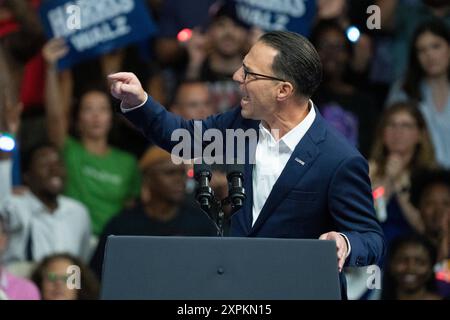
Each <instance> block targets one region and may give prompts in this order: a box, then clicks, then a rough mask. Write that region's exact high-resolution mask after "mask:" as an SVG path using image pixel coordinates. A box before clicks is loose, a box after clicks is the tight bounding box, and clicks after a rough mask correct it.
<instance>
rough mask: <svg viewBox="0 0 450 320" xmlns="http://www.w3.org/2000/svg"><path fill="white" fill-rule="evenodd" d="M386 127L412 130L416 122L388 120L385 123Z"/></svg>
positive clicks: (415, 126)
mask: <svg viewBox="0 0 450 320" xmlns="http://www.w3.org/2000/svg"><path fill="white" fill-rule="evenodd" d="M386 128H388V129H391V130H393V129H401V130H413V129H416V128H417V124H415V123H411V122H391V121H390V122H388V123H387V124H386Z"/></svg>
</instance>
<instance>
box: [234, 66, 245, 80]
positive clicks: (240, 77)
mask: <svg viewBox="0 0 450 320" xmlns="http://www.w3.org/2000/svg"><path fill="white" fill-rule="evenodd" d="M243 75H244V72H243V71H242V66H241V67H240V68H239V69H237V70H236V72H235V73H234V74H233V80H234V81H236V82H239V83H243V82H244V77H243Z"/></svg>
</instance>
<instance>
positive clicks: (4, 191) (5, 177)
mask: <svg viewBox="0 0 450 320" xmlns="http://www.w3.org/2000/svg"><path fill="white" fill-rule="evenodd" d="M11 172H12V160H11V159H5V160H0V200H3V199H4V198H6V197H8V196H9V195H10V194H11V190H12V173H11Z"/></svg>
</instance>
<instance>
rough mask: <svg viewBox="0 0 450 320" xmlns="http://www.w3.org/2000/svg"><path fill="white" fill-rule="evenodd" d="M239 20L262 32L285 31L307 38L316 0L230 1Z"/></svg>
mask: <svg viewBox="0 0 450 320" xmlns="http://www.w3.org/2000/svg"><path fill="white" fill-rule="evenodd" d="M231 1H234V3H235V6H236V13H237V16H238V18H239V19H240V20H242V21H244V22H245V23H247V24H249V25H251V26H255V27H259V28H261V29H262V30H264V31H274V30H286V31H292V32H297V33H300V34H302V35H304V36H308V35H309V33H310V29H311V26H312V23H313V19H314V16H315V14H316V0H264V1H261V0H231Z"/></svg>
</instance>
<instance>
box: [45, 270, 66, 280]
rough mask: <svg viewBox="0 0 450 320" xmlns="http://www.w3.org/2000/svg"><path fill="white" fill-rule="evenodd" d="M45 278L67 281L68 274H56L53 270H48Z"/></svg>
mask: <svg viewBox="0 0 450 320" xmlns="http://www.w3.org/2000/svg"><path fill="white" fill-rule="evenodd" d="M46 279H47V280H48V281H49V282H57V281H58V280H59V281H64V282H67V280H68V279H69V276H68V275H58V274H56V273H54V272H48V273H47V274H46Z"/></svg>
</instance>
